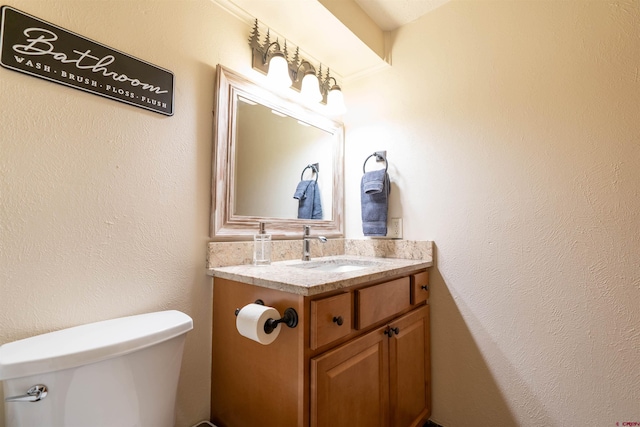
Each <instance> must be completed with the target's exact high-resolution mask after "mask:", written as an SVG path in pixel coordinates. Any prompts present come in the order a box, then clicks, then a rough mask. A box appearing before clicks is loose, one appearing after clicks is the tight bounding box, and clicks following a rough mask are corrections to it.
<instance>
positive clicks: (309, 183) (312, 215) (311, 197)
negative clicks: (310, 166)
mask: <svg viewBox="0 0 640 427" xmlns="http://www.w3.org/2000/svg"><path fill="white" fill-rule="evenodd" d="M293 198H294V199H298V219H322V202H321V201H320V188H319V187H318V183H317V182H316V181H315V180H302V181H300V182H299V183H298V187H297V188H296V192H295V193H294V194H293Z"/></svg>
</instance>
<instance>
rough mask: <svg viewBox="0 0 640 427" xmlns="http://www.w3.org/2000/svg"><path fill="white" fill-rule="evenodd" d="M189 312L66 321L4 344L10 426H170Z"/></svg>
mask: <svg viewBox="0 0 640 427" xmlns="http://www.w3.org/2000/svg"><path fill="white" fill-rule="evenodd" d="M191 329H193V322H192V320H191V318H190V317H189V316H187V315H186V314H184V313H181V312H179V311H175V310H169V311H162V312H156V313H148V314H141V315H137V316H129V317H122V318H118V319H112V320H106V321H103V322H97V323H91V324H86V325H81V326H76V327H73V328H69V329H63V330H59V331H55V332H51V333H47V334H43V335H38V336H34V337H31V338H26V339H23V340H20V341H15V342H11V343H8V344H4V345H2V346H0V381H2V383H3V391H4V397H5V399H7V398H11V397H14V396H22V395H25V394H26V393H27V390H29V389H30V388H31V387H32V386H35V385H44V386H46V388H47V395H46V397H44V398H43V399H42V400H40V401H37V402H23V401H11V402H5V403H4V405H5V427H34V426H38V427H173V426H174V419H175V399H176V391H177V386H178V378H179V375H180V366H181V362H182V351H183V348H184V340H185V337H186V333H187V332H188V331H190V330H191Z"/></svg>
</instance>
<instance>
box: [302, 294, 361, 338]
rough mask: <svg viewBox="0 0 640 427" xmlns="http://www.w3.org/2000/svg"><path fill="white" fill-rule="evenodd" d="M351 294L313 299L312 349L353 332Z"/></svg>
mask: <svg viewBox="0 0 640 427" xmlns="http://www.w3.org/2000/svg"><path fill="white" fill-rule="evenodd" d="M352 317H353V316H352V315H351V294H350V293H346V294H340V295H336V296H333V297H329V298H324V299H320V300H316V301H311V349H312V350H315V349H316V348H319V347H322V346H323V345H325V344H328V343H330V342H331V341H334V340H337V339H338V338H342V337H344V336H345V335H348V334H349V333H350V332H351V318H352Z"/></svg>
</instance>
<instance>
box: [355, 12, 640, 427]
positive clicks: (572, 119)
mask: <svg viewBox="0 0 640 427" xmlns="http://www.w3.org/2000/svg"><path fill="white" fill-rule="evenodd" d="M638 28H640V3H639V2H638V1H615V2H607V1H587V0H577V1H489V0H487V1H455V0H454V1H453V2H451V3H448V4H446V5H444V6H442V7H441V8H439V9H437V10H436V11H434V12H433V13H431V14H429V15H427V16H426V17H423V18H422V19H420V20H419V21H417V22H414V23H412V24H410V25H408V26H406V27H404V28H402V29H401V30H399V31H398V32H396V33H395V34H394V35H393V36H394V37H393V38H394V46H393V67H392V68H391V69H390V70H389V71H386V72H384V73H381V74H378V75H375V76H373V77H370V78H368V79H366V80H361V81H358V82H355V83H352V84H350V85H348V87H346V88H345V94H346V95H347V96H348V99H347V101H348V103H349V108H350V113H349V114H348V116H347V121H346V126H347V135H346V140H347V144H346V158H347V162H348V163H347V165H346V170H347V177H346V182H347V188H346V194H347V198H346V200H347V207H346V218H347V234H348V237H352V238H353V237H357V236H359V235H361V231H360V228H359V227H360V222H359V206H358V204H357V202H353V200H356V201H357V200H358V194H357V192H358V186H357V182H358V179H359V176H360V175H361V172H360V170H359V168H360V166H361V162H362V160H363V159H364V157H365V156H366V155H368V154H369V153H371V152H373V151H374V150H379V149H387V150H388V156H389V160H390V162H391V167H390V173H391V176H392V180H394V181H395V186H394V190H395V189H397V190H398V191H395V192H393V191H392V193H391V199H392V206H391V209H390V210H391V213H392V215H400V216H402V217H403V218H404V237H405V238H407V239H429V240H434V242H435V244H436V246H437V250H436V255H435V256H436V264H437V265H436V268H435V271H434V274H433V287H432V289H433V292H432V300H431V302H432V329H431V332H432V339H433V342H432V355H433V419H434V420H436V421H437V422H439V423H441V424H442V425H444V426H447V427H462V426H490V425H491V426H501V427H502V426H512V425H520V426H587V425H588V426H596V425H599V426H615V425H616V422H619V423H620V425H623V423H624V422H628V421H633V422H640V404H639V402H640V375H638V372H639V369H640V353H639V352H638V349H639V348H640V309H639V307H640V262H639V261H638V260H639V256H638V253H640V237H639V236H640V197H639V193H638V191H639V190H638V189H639V188H640V120H639V118H640V80H639V75H638V66H639V64H640V38H639V37H638Z"/></svg>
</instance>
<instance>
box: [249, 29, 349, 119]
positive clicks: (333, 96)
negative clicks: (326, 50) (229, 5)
mask: <svg viewBox="0 0 640 427" xmlns="http://www.w3.org/2000/svg"><path fill="white" fill-rule="evenodd" d="M249 46H250V47H251V56H252V58H251V59H252V67H253V68H254V69H255V70H258V71H260V72H262V73H264V74H266V75H267V78H268V80H269V81H270V82H272V84H273V86H274V87H276V88H278V89H283V88H288V87H291V88H293V89H295V90H298V91H300V93H301V95H302V97H303V98H304V99H305V100H306V101H308V102H309V103H317V102H320V103H322V104H326V106H327V108H328V110H329V112H330V114H343V113H344V112H345V111H346V107H345V105H344V95H343V94H342V89H341V88H340V86H339V85H338V82H337V81H336V79H335V77H333V76H331V75H330V73H329V69H328V68H327V72H326V74H325V75H324V76H323V72H322V65H320V66H319V68H318V71H316V68H315V67H314V66H313V65H312V64H311V63H310V62H309V61H307V60H306V59H302V58H301V57H300V48H299V47H296V49H295V53H294V55H293V56H292V57H291V58H289V52H288V49H287V41H286V40H285V41H284V43H283V48H282V49H281V47H280V42H279V41H278V40H277V39H276V41H274V42H272V41H271V34H270V29H268V28H267V33H266V36H265V38H264V41H263V42H262V43H261V42H260V30H259V28H258V20H257V19H256V20H255V22H254V25H253V29H252V30H251V34H250V36H249Z"/></svg>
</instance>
